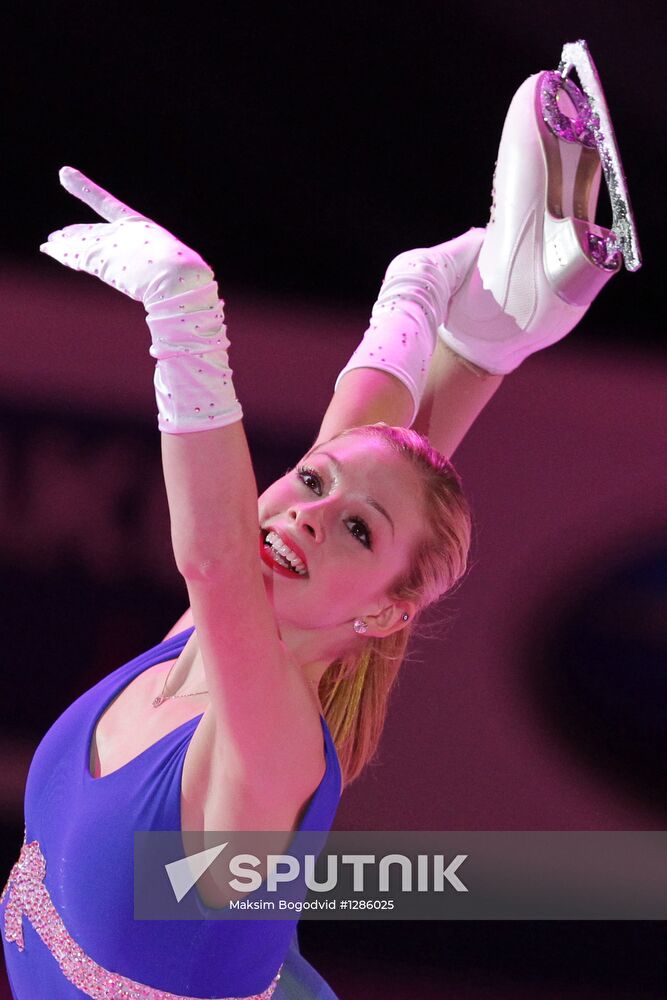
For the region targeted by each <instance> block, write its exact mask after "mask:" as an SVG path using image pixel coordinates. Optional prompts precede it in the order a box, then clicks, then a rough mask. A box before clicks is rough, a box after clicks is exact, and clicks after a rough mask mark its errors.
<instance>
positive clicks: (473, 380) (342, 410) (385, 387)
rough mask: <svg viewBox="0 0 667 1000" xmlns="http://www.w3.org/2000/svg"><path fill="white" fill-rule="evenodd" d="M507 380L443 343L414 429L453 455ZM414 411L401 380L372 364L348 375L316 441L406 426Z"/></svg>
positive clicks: (436, 351) (439, 346)
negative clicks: (374, 427) (378, 426)
mask: <svg viewBox="0 0 667 1000" xmlns="http://www.w3.org/2000/svg"><path fill="white" fill-rule="evenodd" d="M503 378H504V376H503V375H491V374H490V373H489V372H486V371H484V370H483V369H481V368H476V367H475V366H474V365H471V364H470V363H469V362H466V361H463V359H461V358H459V357H458V356H457V355H456V354H454V353H453V351H451V350H450V349H449V348H448V347H446V346H445V345H444V344H443V343H442V342H441V341H440V342H439V343H438V345H437V347H436V350H435V353H434V355H433V357H432V359H431V364H430V367H429V374H428V382H427V385H426V390H425V392H424V395H423V396H422V402H421V406H420V409H419V413H418V414H417V418H416V420H415V422H414V429H415V430H416V431H418V432H419V433H420V434H423V435H424V436H425V437H427V438H428V439H429V441H430V442H431V444H432V445H433V447H434V448H437V449H438V451H440V452H442V454H443V455H446V456H447V457H450V456H451V455H452V454H453V452H454V450H455V449H456V448H457V447H458V445H459V443H460V442H461V441H462V440H463V438H464V436H465V435H466V434H467V432H468V430H469V429H470V427H471V426H472V424H473V422H474V421H475V419H476V418H477V417H478V416H479V414H480V413H481V412H482V410H483V409H484V407H485V406H486V404H487V403H488V402H489V400H490V399H491V397H492V396H493V394H494V393H495V392H496V390H497V389H498V387H499V386H500V383H501V382H502V380H503ZM411 415H412V399H411V397H410V393H409V392H408V391H407V389H406V388H405V386H404V385H403V384H402V383H401V382H399V381H398V379H397V378H394V376H393V375H390V374H389V373H388V372H383V371H379V370H376V369H374V368H356V369H354V371H350V372H347V373H346V375H345V376H344V378H343V379H342V380H341V382H340V385H339V387H338V391H337V392H336V393H334V395H333V397H332V399H331V402H330V404H329V407H328V409H327V412H326V413H325V415H324V419H323V421H322V425H321V427H320V432H319V434H318V437H317V441H316V444H321V443H322V442H324V441H328V440H330V439H331V438H332V437H334V436H335V435H336V434H338V433H340V431H343V430H346V429H347V428H348V427H358V426H360V425H361V424H374V423H377V422H378V421H384V423H386V424H391V425H392V426H395V427H408V426H409V422H410V418H411Z"/></svg>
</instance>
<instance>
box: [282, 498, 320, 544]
mask: <svg viewBox="0 0 667 1000" xmlns="http://www.w3.org/2000/svg"><path fill="white" fill-rule="evenodd" d="M287 516H288V518H289V520H290V521H291V523H292V524H293V525H294V527H295V528H296V529H297V530H298V531H305V532H307V533H308V534H309V535H310V537H311V538H312V539H313V541H315V542H323V541H324V537H325V531H324V505H323V504H319V503H306V504H301V503H295V504H292V506H291V507H289V508H288V511H287Z"/></svg>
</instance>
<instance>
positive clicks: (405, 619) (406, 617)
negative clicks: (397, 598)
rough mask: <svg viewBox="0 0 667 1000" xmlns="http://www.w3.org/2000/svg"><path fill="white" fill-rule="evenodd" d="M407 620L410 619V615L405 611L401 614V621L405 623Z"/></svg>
mask: <svg viewBox="0 0 667 1000" xmlns="http://www.w3.org/2000/svg"><path fill="white" fill-rule="evenodd" d="M409 618H410V615H409V614H408V613H407V611H405V612H404V613H403V621H404V622H407V621H408V619H409Z"/></svg>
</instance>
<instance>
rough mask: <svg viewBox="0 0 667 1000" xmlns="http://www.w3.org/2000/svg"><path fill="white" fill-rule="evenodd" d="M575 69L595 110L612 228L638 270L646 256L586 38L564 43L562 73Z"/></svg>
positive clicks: (627, 258) (593, 124)
mask: <svg viewBox="0 0 667 1000" xmlns="http://www.w3.org/2000/svg"><path fill="white" fill-rule="evenodd" d="M572 69H574V70H575V71H576V73H577V76H578V77H579V82H580V83H581V87H582V89H583V92H584V94H585V95H586V98H587V99H588V103H589V105H590V108H591V112H592V115H591V120H590V125H591V128H592V130H593V135H594V137H595V145H596V148H597V151H598V154H599V156H600V162H601V164H602V172H603V173H604V179H605V182H606V184H607V188H608V190H609V201H610V203H611V211H612V217H613V221H612V225H611V229H612V232H613V233H614V236H615V237H616V240H617V245H618V249H619V250H620V252H621V254H622V255H623V262H624V264H625V266H626V268H627V269H628V271H636V270H638V269H639V268H640V267H641V264H642V258H641V251H640V249H639V239H638V237H637V229H636V226H635V219H634V215H633V212H632V206H631V204H630V194H629V192H628V185H627V181H626V179H625V174H624V172H623V164H622V162H621V154H620V152H619V149H618V144H617V142H616V136H615V134H614V126H613V125H612V121H611V115H610V114H609V108H608V107H607V102H606V100H605V96H604V91H603V89H602V83H601V82H600V77H599V74H598V71H597V69H596V66H595V63H594V62H593V59H592V57H591V54H590V52H589V49H588V45H587V44H586V42H585V41H584V40H583V39H579V41H578V42H568V43H567V44H566V45H564V46H563V52H562V54H561V61H560V65H559V67H558V72H559V73H560V75H561V77H563V78H565V77H566V76H567V74H568V73H569V72H570V71H571V70H572Z"/></svg>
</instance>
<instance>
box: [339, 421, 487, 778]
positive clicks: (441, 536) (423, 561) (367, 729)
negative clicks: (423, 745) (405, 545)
mask: <svg viewBox="0 0 667 1000" xmlns="http://www.w3.org/2000/svg"><path fill="white" fill-rule="evenodd" d="M347 434H364V435H366V436H369V437H378V438H380V439H382V440H383V441H384V442H385V443H386V444H387V445H388V447H389V448H391V450H392V451H394V452H395V453H397V454H399V455H402V456H404V458H405V459H406V460H407V461H409V462H410V463H411V465H412V467H413V468H414V469H415V470H416V471H417V473H418V474H419V476H420V478H421V480H422V484H423V497H424V513H425V523H426V525H427V527H426V530H425V532H424V535H423V536H422V538H421V539H420V540H419V542H418V543H417V545H416V547H415V550H414V551H413V553H412V556H411V558H410V561H409V565H408V569H407V571H406V572H405V573H404V574H403V575H402V576H401V577H400V578H399V579H397V580H395V581H394V583H393V585H392V586H391V587H390V588H389V592H388V596H389V597H390V599H394V600H401V599H403V600H406V599H409V600H412V601H414V602H415V603H416V604H417V606H418V608H419V610H420V611H421V610H422V609H423V608H425V607H427V606H428V605H429V604H432V603H433V602H434V601H437V600H438V598H439V597H442V595H443V594H445V593H447V592H448V591H450V590H451V589H452V587H454V585H455V584H456V583H457V581H459V580H460V579H461V577H462V576H463V574H464V573H465V571H466V569H467V560H468V553H469V550H470V538H471V516H470V508H469V507H468V503H467V501H466V499H465V497H464V495H463V490H462V486H461V480H460V477H459V475H458V473H457V472H456V470H455V469H454V466H453V465H452V464H451V462H450V461H449V460H448V459H446V458H445V457H444V456H443V455H441V454H440V452H438V451H436V449H435V448H432V447H431V445H430V444H429V442H428V441H427V439H426V438H424V437H422V436H421V435H420V434H417V433H416V432H415V431H412V430H407V429H405V428H404V427H388V426H387V425H386V424H372V425H369V426H364V427H354V428H351V429H350V430H346V431H343V432H342V433H341V434H338V435H336V437H343V436H345V435H347ZM332 440H333V439H332ZM412 626H413V622H410V624H409V625H407V626H406V627H405V628H402V629H400V630H399V631H397V632H393V633H392V634H391V635H389V636H386V637H385V638H377V637H371V638H369V639H366V640H363V641H362V642H361V643H360V648H359V650H358V651H356V650H355V651H354V652H352V653H349V654H347V655H345V656H343V657H341V658H340V659H338V660H334V662H333V663H331V664H330V666H329V667H328V668H327V669H326V670H325V672H324V674H323V676H322V679H321V680H320V685H319V697H320V702H321V705H322V714H323V715H324V718H325V719H326V722H327V725H328V726H329V729H330V731H331V735H332V737H333V740H334V743H335V745H336V750H337V753H338V757H339V760H340V764H341V770H342V774H343V783H344V785H348V784H350V783H351V782H352V781H354V779H355V778H357V777H358V776H359V775H360V774H361V772H362V770H363V769H364V767H365V766H366V765H367V764H368V763H369V762H370V761H371V759H372V758H373V757H374V756H375V753H376V751H377V747H378V744H379V742H380V736H381V734H382V729H383V727H384V722H385V718H386V715H387V707H388V702H389V695H390V693H391V690H392V688H393V686H394V683H395V681H396V678H397V676H398V671H399V668H400V666H401V663H402V661H403V657H404V655H405V651H406V648H407V645H408V641H409V639H410V633H411V631H412Z"/></svg>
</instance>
